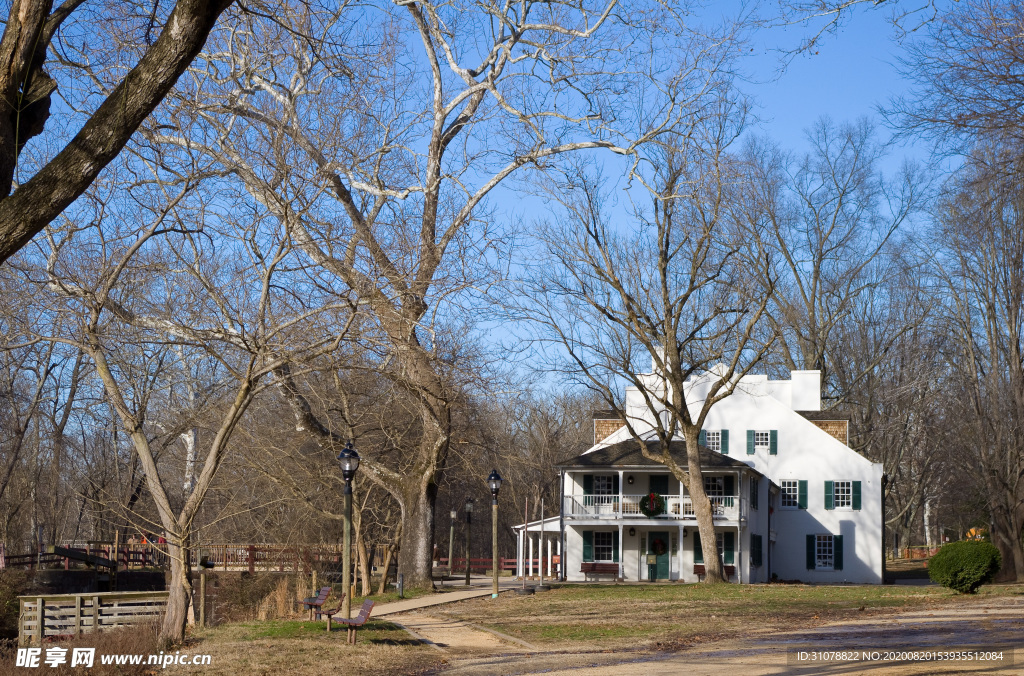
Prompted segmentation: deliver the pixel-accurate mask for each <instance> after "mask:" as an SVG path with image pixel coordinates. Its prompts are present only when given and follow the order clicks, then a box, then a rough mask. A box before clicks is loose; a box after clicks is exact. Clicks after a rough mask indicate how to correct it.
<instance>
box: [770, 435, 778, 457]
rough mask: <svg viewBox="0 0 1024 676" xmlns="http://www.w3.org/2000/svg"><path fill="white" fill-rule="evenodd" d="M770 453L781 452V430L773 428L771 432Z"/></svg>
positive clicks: (776, 453)
mask: <svg viewBox="0 0 1024 676" xmlns="http://www.w3.org/2000/svg"><path fill="white" fill-rule="evenodd" d="M768 454H769V455H778V454H779V431H778V430H772V431H771V433H770V434H769V439H768Z"/></svg>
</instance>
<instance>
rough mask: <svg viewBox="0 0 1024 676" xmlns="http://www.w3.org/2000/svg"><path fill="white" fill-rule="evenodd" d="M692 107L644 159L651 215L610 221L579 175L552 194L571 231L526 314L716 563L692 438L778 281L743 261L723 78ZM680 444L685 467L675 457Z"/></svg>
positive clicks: (712, 572) (729, 384)
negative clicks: (617, 426) (690, 520)
mask: <svg viewBox="0 0 1024 676" xmlns="http://www.w3.org/2000/svg"><path fill="white" fill-rule="evenodd" d="M693 103H694V110H695V113H696V114H695V119H694V120H693V121H692V122H691V124H689V125H688V126H686V127H681V128H677V129H675V130H673V132H672V133H666V134H664V135H663V136H662V137H661V138H660V139H659V142H658V145H657V146H656V150H655V149H654V148H649V149H648V151H647V155H646V159H647V161H649V162H650V165H651V167H652V169H651V173H652V176H651V177H650V178H649V179H648V180H647V184H648V185H650V186H652V187H654V188H655V191H654V193H653V195H652V200H653V206H652V207H651V209H650V211H649V212H646V213H645V212H643V211H640V210H637V211H636V213H635V214H634V215H633V218H632V220H631V221H630V222H628V223H622V221H621V220H619V219H617V218H614V217H613V216H612V215H611V213H610V212H609V211H607V210H606V208H605V205H604V204H603V200H602V195H601V186H600V183H598V182H596V181H594V180H593V179H590V178H588V177H587V176H586V175H585V174H582V173H581V174H577V175H570V176H569V177H568V179H569V180H568V181H567V182H566V183H565V184H559V185H558V186H557V190H559V191H560V192H563V193H564V195H566V196H567V197H563V198H562V204H563V206H564V207H565V218H564V221H565V223H566V225H565V226H564V227H552V228H550V229H549V230H548V234H547V235H546V240H547V245H548V256H549V260H548V261H545V265H544V270H545V273H541V274H540V275H539V277H538V279H537V280H536V281H535V282H534V284H533V289H532V292H531V296H532V299H533V302H532V304H531V306H530V310H531V311H532V314H533V316H534V317H535V318H537V319H538V320H539V321H540V322H541V324H542V326H543V327H544V329H545V330H546V332H547V335H548V338H549V339H550V340H554V341H555V342H556V343H557V344H558V345H559V347H561V348H563V349H564V350H565V351H566V352H567V353H568V365H567V366H566V367H565V368H567V369H568V371H569V373H570V374H572V375H573V376H575V377H576V378H578V379H580V380H582V381H583V382H584V383H585V384H586V385H588V386H589V387H591V388H592V389H594V390H595V391H596V392H597V393H599V394H600V396H601V397H602V398H603V399H604V400H605V402H606V403H607V405H608V406H609V407H611V408H612V409H613V410H614V411H615V412H616V413H617V414H618V416H619V418H620V419H621V420H622V421H623V423H624V424H625V425H626V427H627V429H628V430H629V432H630V434H631V435H632V437H633V438H634V439H635V441H636V442H637V444H638V446H639V449H640V451H641V452H642V453H643V455H644V457H646V458H648V459H650V460H653V461H655V462H658V463H660V464H663V465H664V466H665V467H666V468H667V469H669V471H671V472H672V474H673V476H675V477H676V478H677V479H678V480H679V482H680V484H681V485H682V486H684V487H685V488H686V490H687V491H688V493H689V495H690V497H691V500H692V501H693V507H694V513H695V515H696V518H697V525H698V527H699V529H700V538H701V545H702V547H703V550H704V551H705V552H717V551H718V546H717V544H716V539H715V538H716V535H715V529H714V522H713V517H712V507H711V501H710V499H709V498H708V497H707V494H706V493H705V490H704V479H703V475H702V472H701V456H700V451H699V447H698V436H699V433H700V430H701V428H702V427H703V425H704V421H705V419H706V418H707V415H708V413H709V412H710V411H711V409H712V407H713V406H714V405H715V404H716V403H718V402H719V401H721V400H722V399H724V398H726V397H728V396H729V395H730V394H732V392H733V390H734V388H735V387H736V385H737V383H738V381H739V379H740V378H741V377H742V376H743V374H745V373H747V372H748V371H749V370H750V369H751V368H752V367H753V366H754V365H756V364H757V363H758V361H759V360H760V359H761V358H762V357H763V356H764V355H765V354H766V352H767V350H768V349H769V348H770V346H771V342H772V341H771V337H770V335H769V334H766V333H764V332H762V331H761V329H760V327H759V322H760V320H761V319H762V318H763V316H764V314H765V311H766V309H767V306H768V302H769V298H770V295H771V290H772V288H771V287H772V281H771V280H772V278H773V275H774V273H773V272H772V270H771V269H770V268H769V266H768V262H769V258H768V257H766V256H762V255H760V254H759V253H755V255H753V256H751V255H747V254H748V252H749V248H748V243H749V241H750V239H751V234H750V231H749V230H750V226H751V225H753V226H755V227H756V226H757V223H756V222H755V223H753V224H751V223H750V222H748V221H746V220H745V219H744V217H743V211H742V209H741V208H740V207H741V206H742V204H741V201H740V200H741V199H742V193H741V192H740V191H739V190H737V189H736V186H737V185H739V184H740V183H741V182H742V180H743V179H742V163H740V162H739V161H738V160H737V159H736V158H735V157H733V156H732V155H730V154H729V152H728V149H729V147H730V146H731V145H732V144H733V143H734V142H735V140H736V138H737V137H738V136H739V134H740V133H741V132H742V129H743V123H744V121H745V110H744V106H743V104H742V102H741V101H739V100H737V99H736V98H735V97H734V96H733V94H732V91H731V90H730V89H729V87H728V81H727V80H724V81H721V82H719V83H718V85H716V86H714V87H709V88H708V90H707V91H706V92H704V93H703V94H702V96H701V97H699V98H698V99H696V100H695V101H693ZM573 187H575V190H572V188H573ZM646 360H650V363H651V364H652V365H653V367H652V371H653V372H651V373H644V371H645V370H646V369H644V368H643V366H641V364H642V363H644V362H645V361H646ZM623 383H625V384H627V385H629V386H632V387H634V388H636V390H637V391H638V392H639V393H640V395H641V396H642V397H643V401H644V404H645V408H644V411H643V414H642V415H640V414H637V413H635V412H632V411H627V410H626V407H625V402H624V400H623V396H622V392H621V390H620V385H621V384H623ZM680 436H681V437H682V438H683V439H684V440H685V443H686V457H685V462H681V461H680V459H679V458H678V457H677V456H675V455H673V453H672V450H673V447H674V445H675V444H677V443H678V441H677V440H678V438H679V437H680ZM705 580H706V581H707V582H712V583H717V582H724V581H725V578H724V576H723V574H722V561H721V556H717V557H710V558H709V559H708V565H707V576H706V578H705Z"/></svg>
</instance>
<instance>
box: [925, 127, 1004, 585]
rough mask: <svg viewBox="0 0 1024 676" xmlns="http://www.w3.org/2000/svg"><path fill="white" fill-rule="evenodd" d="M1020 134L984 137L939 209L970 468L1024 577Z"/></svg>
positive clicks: (998, 539) (953, 359)
mask: <svg viewBox="0 0 1024 676" xmlns="http://www.w3.org/2000/svg"><path fill="white" fill-rule="evenodd" d="M1022 157H1024V154H1022V153H1021V149H1020V146H1019V145H1018V144H1017V143H1016V141H1011V142H1008V143H1007V144H1006V145H1003V144H1000V143H998V142H989V143H987V144H985V145H980V146H979V147H978V148H977V149H976V150H975V152H974V153H973V154H972V155H971V156H970V158H969V159H968V163H967V165H966V166H965V167H964V169H962V170H961V171H960V172H959V173H958V175H956V176H955V177H954V178H953V180H952V182H951V185H950V186H949V190H948V193H947V194H946V195H945V197H944V199H943V200H942V202H941V204H940V207H939V210H938V213H937V214H936V216H937V230H936V237H937V242H936V245H937V249H938V246H939V245H941V247H942V248H941V249H939V250H940V251H941V252H942V254H941V257H940V258H939V266H940V267H939V275H940V279H941V280H942V283H943V285H944V289H943V290H944V296H945V300H946V307H947V316H946V322H947V324H946V325H947V326H948V329H947V330H948V332H949V335H950V337H951V339H952V341H951V342H952V345H951V350H950V352H949V353H948V355H947V358H948V360H949V364H950V366H951V368H952V370H953V376H952V377H951V379H950V380H951V382H953V383H955V384H956V388H957V389H956V391H957V392H958V394H959V400H958V402H957V404H958V410H959V416H958V419H959V422H960V427H961V429H962V430H964V431H969V433H968V434H964V435H963V437H962V440H961V442H960V443H961V444H962V445H963V448H964V449H966V450H967V451H968V452H967V453H966V454H965V458H966V462H965V463H964V464H963V465H962V468H963V470H964V471H967V472H969V473H971V474H973V475H974V476H975V480H976V482H977V483H978V485H981V486H984V488H985V497H986V499H987V502H988V510H989V516H990V519H991V535H992V542H993V543H994V544H995V545H996V546H997V547H998V548H999V550H1000V552H1001V553H1002V557H1003V570H1002V572H1001V573H1000V577H1001V578H1002V579H1007V580H1017V581H1020V580H1022V579H1024V435H1022V434H1021V427H1022V425H1024V190H1022V189H1021V185H1022V183H1021V181H1022V177H1024V166H1022V163H1021V158H1022Z"/></svg>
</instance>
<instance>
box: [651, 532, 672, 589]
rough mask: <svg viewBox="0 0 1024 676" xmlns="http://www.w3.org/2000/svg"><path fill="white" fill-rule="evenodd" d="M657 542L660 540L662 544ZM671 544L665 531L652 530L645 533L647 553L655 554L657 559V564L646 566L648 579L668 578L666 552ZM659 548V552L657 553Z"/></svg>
mask: <svg viewBox="0 0 1024 676" xmlns="http://www.w3.org/2000/svg"><path fill="white" fill-rule="evenodd" d="M658 542H661V543H662V545H661V546H659V545H658ZM671 544H672V542H671V540H669V537H668V532H667V531H653V532H651V533H648V534H647V553H648V554H657V560H658V563H657V565H651V566H648V567H647V575H648V579H651V580H667V579H668V552H669V546H670V545H671ZM659 550H660V552H661V553H659Z"/></svg>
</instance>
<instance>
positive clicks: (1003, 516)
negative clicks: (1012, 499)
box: [990, 482, 1024, 582]
mask: <svg viewBox="0 0 1024 676" xmlns="http://www.w3.org/2000/svg"><path fill="white" fill-rule="evenodd" d="M990 483H995V482H990ZM990 490H992V488H990ZM1004 490H1005V489H1004ZM1007 497H1009V496H1007ZM991 509H992V533H991V536H992V544H994V545H995V546H996V548H997V549H998V550H999V554H1000V556H1001V557H1002V560H1003V561H1002V567H1001V568H1000V569H999V572H998V573H996V577H995V581H996V582H1024V550H1022V549H1021V527H1022V524H1021V522H1020V519H1019V517H1018V518H1015V515H1014V514H1012V513H1011V512H1009V511H1008V510H1007V509H1006V508H1005V507H1004V506H1003V505H998V506H993V507H992V508H991Z"/></svg>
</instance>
